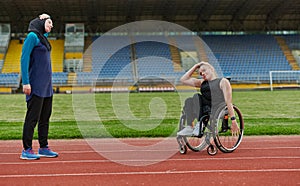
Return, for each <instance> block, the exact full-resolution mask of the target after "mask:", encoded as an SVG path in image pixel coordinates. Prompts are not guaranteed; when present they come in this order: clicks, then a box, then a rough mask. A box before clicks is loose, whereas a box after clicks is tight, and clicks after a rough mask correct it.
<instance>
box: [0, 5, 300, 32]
mask: <svg viewBox="0 0 300 186" xmlns="http://www.w3.org/2000/svg"><path fill="white" fill-rule="evenodd" d="M43 12H46V13H48V14H50V15H51V16H52V19H53V21H54V26H55V28H54V29H53V32H55V33H63V32H64V29H65V24H66V23H84V24H85V28H86V32H90V33H96V32H106V31H108V30H110V29H112V28H115V27H117V26H120V25H123V24H126V23H129V22H133V21H140V20H163V21H169V22H172V23H176V24H179V25H181V26H184V27H186V28H188V29H190V30H192V31H200V32H201V31H280V30H281V31H282V30H300V0H259V1H258V0H4V1H1V2H0V23H10V24H11V30H12V32H13V33H24V32H26V31H27V27H28V23H29V21H30V20H31V19H32V18H33V17H35V16H37V15H39V14H41V13H43Z"/></svg>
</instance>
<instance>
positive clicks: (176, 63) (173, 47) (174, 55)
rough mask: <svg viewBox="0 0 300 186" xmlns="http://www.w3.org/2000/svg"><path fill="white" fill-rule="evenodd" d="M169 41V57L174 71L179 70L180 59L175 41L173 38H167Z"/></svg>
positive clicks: (180, 69)
mask: <svg viewBox="0 0 300 186" xmlns="http://www.w3.org/2000/svg"><path fill="white" fill-rule="evenodd" d="M169 43H170V52H171V59H172V61H173V66H174V71H175V72H181V71H182V67H181V60H180V55H179V51H178V48H177V47H176V46H177V44H176V41H175V39H174V38H169Z"/></svg>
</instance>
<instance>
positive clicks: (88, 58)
mask: <svg viewBox="0 0 300 186" xmlns="http://www.w3.org/2000/svg"><path fill="white" fill-rule="evenodd" d="M84 42H85V43H84V46H85V52H84V55H83V70H82V71H83V72H92V68H93V67H92V64H93V61H92V45H91V44H92V42H93V41H92V38H91V37H87V38H86V39H85V40H84Z"/></svg>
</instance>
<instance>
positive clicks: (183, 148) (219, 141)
mask: <svg viewBox="0 0 300 186" xmlns="http://www.w3.org/2000/svg"><path fill="white" fill-rule="evenodd" d="M233 109H234V112H235V115H236V121H237V124H238V126H239V128H240V134H239V135H238V136H232V134H231V131H230V126H229V123H228V111H227V106H226V105H222V106H220V107H219V108H218V109H217V110H216V112H215V114H214V115H203V116H202V117H201V118H200V119H199V120H198V122H197V124H199V125H200V127H199V132H198V135H197V136H195V135H192V136H177V142H178V144H179V152H180V153H181V154H186V152H187V149H188V148H189V149H190V150H192V151H194V152H198V151H201V150H203V149H204V148H206V147H207V153H208V154H209V155H215V154H217V151H218V149H219V150H220V151H222V152H223V153H231V152H233V151H234V150H236V149H237V148H238V146H239V145H240V143H241V141H242V138H243V134H244V120H243V116H242V113H241V111H240V109H239V108H238V107H237V106H235V105H233ZM185 123H186V115H185V113H184V111H182V115H181V117H180V121H179V131H180V130H182V129H183V128H184V127H185ZM212 139H213V140H212ZM212 141H213V142H214V143H212Z"/></svg>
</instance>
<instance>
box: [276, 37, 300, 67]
mask: <svg viewBox="0 0 300 186" xmlns="http://www.w3.org/2000/svg"><path fill="white" fill-rule="evenodd" d="M275 38H276V40H277V43H278V44H279V46H280V48H281V50H282V51H283V53H284V56H285V57H286V59H287V60H288V62H289V64H290V66H291V67H292V69H293V70H300V67H299V65H298V63H297V61H296V59H295V58H294V56H293V54H292V52H291V50H290V49H289V46H288V45H287V43H286V42H285V40H284V38H282V37H280V36H275Z"/></svg>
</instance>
